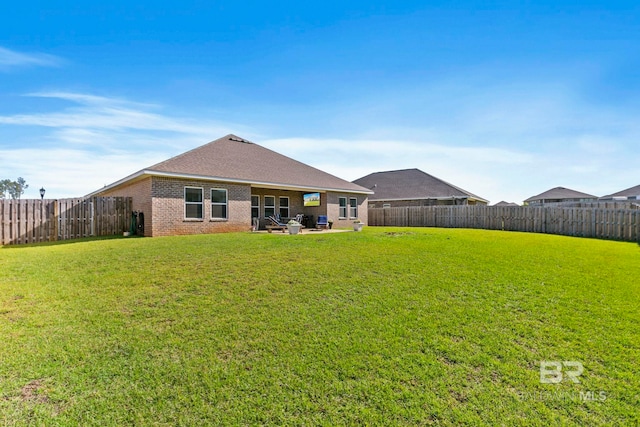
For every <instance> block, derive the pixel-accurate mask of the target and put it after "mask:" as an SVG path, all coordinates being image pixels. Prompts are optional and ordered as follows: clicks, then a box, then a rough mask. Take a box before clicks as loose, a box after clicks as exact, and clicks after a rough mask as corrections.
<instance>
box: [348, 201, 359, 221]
mask: <svg viewBox="0 0 640 427" xmlns="http://www.w3.org/2000/svg"><path fill="white" fill-rule="evenodd" d="M354 200H355V201H356V204H355V205H353V204H351V202H353V201H354ZM349 218H350V219H356V218H358V199H357V198H355V197H350V198H349Z"/></svg>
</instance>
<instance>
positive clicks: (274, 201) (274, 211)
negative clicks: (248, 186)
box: [264, 194, 276, 218]
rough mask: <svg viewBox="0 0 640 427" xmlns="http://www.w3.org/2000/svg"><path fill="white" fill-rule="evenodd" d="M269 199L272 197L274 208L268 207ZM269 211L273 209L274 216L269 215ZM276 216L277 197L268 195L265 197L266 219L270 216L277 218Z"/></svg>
mask: <svg viewBox="0 0 640 427" xmlns="http://www.w3.org/2000/svg"><path fill="white" fill-rule="evenodd" d="M267 197H271V198H273V206H271V205H269V206H267ZM267 209H273V214H272V215H267ZM275 215H276V196H270V195H268V194H267V195H266V196H264V217H265V218H266V217H268V216H275Z"/></svg>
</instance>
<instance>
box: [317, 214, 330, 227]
mask: <svg viewBox="0 0 640 427" xmlns="http://www.w3.org/2000/svg"><path fill="white" fill-rule="evenodd" d="M316 228H329V221H328V219H327V216H326V215H318V221H316Z"/></svg>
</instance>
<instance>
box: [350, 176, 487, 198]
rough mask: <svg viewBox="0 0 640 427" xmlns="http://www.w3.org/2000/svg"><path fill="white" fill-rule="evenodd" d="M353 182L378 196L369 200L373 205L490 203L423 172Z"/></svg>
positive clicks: (370, 177)
mask: <svg viewBox="0 0 640 427" xmlns="http://www.w3.org/2000/svg"><path fill="white" fill-rule="evenodd" d="M353 182H354V183H356V184H358V185H361V186H363V187H366V188H369V189H370V190H373V191H374V192H375V194H374V195H373V196H371V197H369V200H371V201H374V200H413V199H452V198H465V199H475V200H479V201H482V202H485V203H488V200H486V199H483V198H482V197H479V196H476V195H475V194H473V193H470V192H468V191H466V190H463V189H462V188H460V187H456V186H455V185H453V184H449V183H448V182H446V181H443V180H441V179H439V178H436V177H435V176H433V175H429V174H428V173H425V172H423V171H421V170H420V169H401V170H394V171H386V172H375V173H372V174H369V175H367V176H364V177H362V178H358V179H356V180H355V181H353Z"/></svg>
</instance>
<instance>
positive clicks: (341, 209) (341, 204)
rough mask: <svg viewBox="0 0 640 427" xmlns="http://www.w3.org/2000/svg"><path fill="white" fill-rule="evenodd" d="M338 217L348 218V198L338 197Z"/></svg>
mask: <svg viewBox="0 0 640 427" xmlns="http://www.w3.org/2000/svg"><path fill="white" fill-rule="evenodd" d="M338 217H340V218H346V217H347V198H346V197H338Z"/></svg>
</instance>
